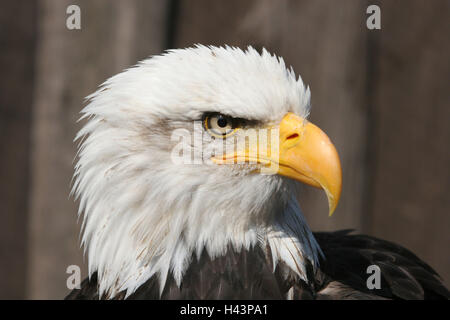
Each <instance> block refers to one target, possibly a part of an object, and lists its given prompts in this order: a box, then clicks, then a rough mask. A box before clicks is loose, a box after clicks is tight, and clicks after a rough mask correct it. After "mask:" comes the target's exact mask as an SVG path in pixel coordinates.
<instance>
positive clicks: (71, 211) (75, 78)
mask: <svg viewBox="0 0 450 320" xmlns="http://www.w3.org/2000/svg"><path fill="white" fill-rule="evenodd" d="M70 4H72V1H69V0H65V1H52V0H44V1H41V2H40V3H39V26H38V28H39V29H38V30H39V35H40V41H39V46H38V49H37V58H36V61H37V69H36V70H37V73H36V80H35V81H36V88H35V103H34V106H33V111H34V113H33V132H32V138H33V139H32V146H33V148H32V158H31V167H32V186H31V195H30V204H31V210H30V228H29V232H30V238H29V246H30V257H29V261H30V263H29V266H28V277H29V288H28V290H29V292H28V297H29V298H40V299H47V298H53V299H55V298H57V299H59V298H63V297H64V296H65V295H66V294H67V292H68V289H67V288H66V278H67V274H66V268H67V266H68V265H72V264H76V265H80V266H83V259H82V251H81V250H80V248H79V239H78V232H79V225H77V216H76V211H77V205H76V204H75V203H74V202H73V200H72V199H69V198H68V195H69V192H70V181H71V177H72V174H73V160H74V157H75V152H76V146H75V144H74V143H73V142H72V140H73V138H74V136H75V133H76V132H77V131H78V130H79V129H80V128H81V125H80V124H77V123H76V121H77V119H78V117H79V111H80V110H81V109H82V106H83V99H84V97H85V96H87V95H88V94H90V93H92V92H93V91H94V90H96V88H97V86H98V85H99V84H101V82H103V81H104V80H106V78H107V77H109V76H112V75H114V74H115V73H117V72H120V71H121V70H122V69H124V68H126V67H129V66H130V65H132V64H134V63H136V62H137V61H138V60H141V59H143V58H145V57H147V56H148V55H150V54H156V53H159V52H160V51H161V50H162V49H163V45H164V41H165V26H166V24H165V17H166V7H167V1H166V0H161V1H152V2H147V1H142V0H141V1H136V0H135V1H126V2H125V1H114V2H109V1H105V0H101V1H100V0H98V1H88V0H84V1H77V4H78V5H79V6H80V7H81V30H68V29H67V28H66V24H65V21H66V18H67V15H66V13H65V12H66V8H67V6H68V5H70ZM82 275H83V276H86V275H87V273H86V270H85V268H84V267H83V272H82Z"/></svg>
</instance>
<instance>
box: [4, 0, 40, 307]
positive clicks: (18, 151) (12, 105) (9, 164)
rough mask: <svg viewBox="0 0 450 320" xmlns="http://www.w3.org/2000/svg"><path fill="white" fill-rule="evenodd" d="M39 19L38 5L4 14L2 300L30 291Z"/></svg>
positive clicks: (8, 6)
mask: <svg viewBox="0 0 450 320" xmlns="http://www.w3.org/2000/svg"><path fill="white" fill-rule="evenodd" d="M35 15H36V2H35V1H9V2H7V3H3V4H2V10H0V25H1V26H2V27H1V28H0V43H1V47H2V49H1V50H0V70H2V71H1V72H2V77H0V154H1V157H0V177H1V181H2V183H0V203H1V210H0V212H1V220H2V223H1V224H0V270H1V271H2V277H0V299H23V298H24V297H25V290H26V263H27V216H28V214H27V209H28V203H27V201H26V200H27V197H28V185H29V170H28V161H29V147H30V124H31V117H30V113H31V101H32V92H33V90H32V87H33V81H32V80H33V63H34V48H35V43H36V42H35V36H36V28H35V27H36V18H35Z"/></svg>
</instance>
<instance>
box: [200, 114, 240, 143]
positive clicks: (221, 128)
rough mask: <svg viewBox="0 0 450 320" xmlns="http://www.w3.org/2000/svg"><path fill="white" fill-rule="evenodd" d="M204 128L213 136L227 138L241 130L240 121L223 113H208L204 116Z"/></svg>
mask: <svg viewBox="0 0 450 320" xmlns="http://www.w3.org/2000/svg"><path fill="white" fill-rule="evenodd" d="M203 126H204V128H205V130H206V131H207V132H208V133H210V134H211V135H213V136H216V137H220V138H225V137H227V136H229V135H230V134H232V133H234V132H235V131H236V130H237V129H238V128H239V120H238V119H236V118H232V117H230V116H226V115H223V114H221V113H208V114H205V115H204V116H203Z"/></svg>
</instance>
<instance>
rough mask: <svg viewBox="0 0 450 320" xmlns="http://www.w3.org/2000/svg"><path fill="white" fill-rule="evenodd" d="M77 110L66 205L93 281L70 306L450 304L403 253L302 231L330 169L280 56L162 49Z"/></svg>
mask: <svg viewBox="0 0 450 320" xmlns="http://www.w3.org/2000/svg"><path fill="white" fill-rule="evenodd" d="M87 99H88V101H89V103H88V104H87V106H86V107H85V108H84V109H83V111H82V113H83V115H82V119H85V120H86V124H85V125H84V127H83V128H82V129H81V131H80V132H79V133H78V135H77V137H76V140H78V141H80V143H79V151H78V154H77V156H78V157H77V163H76V166H75V173H74V184H73V189H72V193H73V194H74V197H75V198H77V199H79V215H82V217H83V219H82V234H81V235H82V236H81V239H82V245H83V247H84V250H85V254H86V255H87V258H88V268H89V277H88V278H87V279H85V280H84V281H83V282H82V284H81V288H80V289H75V290H73V291H72V292H71V293H70V294H69V295H68V296H67V299H448V298H449V291H448V290H447V289H446V288H445V287H444V286H443V284H442V282H441V280H440V279H439V276H438V275H437V274H436V272H435V271H433V269H432V268H431V267H429V266H428V265H427V264H426V263H424V262H423V261H421V260H420V259H419V258H417V257H416V256H415V255H414V254H413V253H411V252H410V251H408V250H406V249H404V248H402V247H400V246H398V245H395V244H393V243H390V242H387V241H383V240H380V239H376V238H374V237H369V236H365V235H353V234H350V232H349V231H338V232H331V233H313V232H311V230H310V229H309V227H308V225H307V223H306V221H305V218H304V216H303V214H302V211H301V209H300V205H299V203H298V200H297V197H296V195H297V194H298V185H299V184H300V183H305V184H307V185H311V186H314V187H317V188H321V189H323V190H324V191H325V193H326V196H327V198H328V203H329V208H330V214H331V213H332V212H333V211H334V210H335V208H336V205H337V204H338V201H339V198H340V194H341V184H342V181H341V180H342V175H341V165H340V160H339V157H338V153H337V151H336V149H335V147H334V146H333V144H332V143H331V141H330V139H329V138H328V137H327V135H326V134H325V133H324V132H323V131H322V130H320V129H319V128H318V127H317V126H315V125H314V124H312V123H311V122H309V121H308V120H307V117H308V114H309V110H310V90H309V88H308V87H305V86H304V84H303V82H302V79H301V78H300V77H298V78H296V76H295V74H294V72H293V70H292V68H286V66H285V63H284V61H283V59H282V58H279V57H277V56H275V55H272V54H270V53H268V52H267V51H266V50H265V49H263V50H262V52H261V53H259V52H258V51H257V50H255V49H253V48H252V47H248V49H247V50H245V51H243V50H241V49H238V48H234V47H228V46H226V47H213V46H210V47H206V46H201V45H198V46H195V47H193V48H187V49H178V50H170V51H168V52H166V53H165V54H163V55H159V56H154V57H151V58H149V59H146V60H144V61H142V62H140V63H139V64H137V65H136V66H134V67H132V68H130V69H128V70H125V71H124V72H121V73H119V74H117V75H115V76H113V77H112V78H110V79H109V80H107V81H106V82H105V83H104V84H103V85H102V86H101V87H100V88H99V90H98V91H96V92H95V93H94V94H92V95H90V96H89V97H88V98H87ZM251 138H255V139H251ZM238 141H241V144H240V147H238V146H237V144H238ZM242 141H244V142H242ZM369 266H375V267H376V268H378V270H379V271H380V283H379V285H378V286H377V287H371V286H368V284H367V283H368V281H367V280H368V277H369V276H370V274H368V273H367V270H368V267H369Z"/></svg>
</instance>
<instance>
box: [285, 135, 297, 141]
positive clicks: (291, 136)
mask: <svg viewBox="0 0 450 320" xmlns="http://www.w3.org/2000/svg"><path fill="white" fill-rule="evenodd" d="M295 138H298V133H293V134H291V135H290V136H288V137H287V138H286V140H291V139H295Z"/></svg>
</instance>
